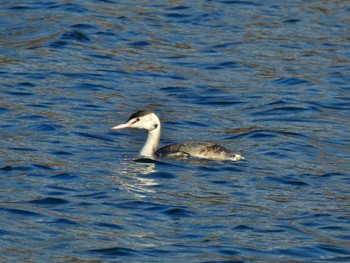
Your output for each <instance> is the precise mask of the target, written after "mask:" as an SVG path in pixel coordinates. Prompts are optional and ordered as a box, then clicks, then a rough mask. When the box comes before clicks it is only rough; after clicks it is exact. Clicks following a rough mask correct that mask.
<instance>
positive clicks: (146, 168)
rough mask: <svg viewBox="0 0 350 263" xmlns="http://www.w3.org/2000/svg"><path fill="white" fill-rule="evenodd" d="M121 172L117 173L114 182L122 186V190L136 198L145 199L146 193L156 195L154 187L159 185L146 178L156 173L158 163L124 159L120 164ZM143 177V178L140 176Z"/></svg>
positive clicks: (147, 160) (146, 160)
mask: <svg viewBox="0 0 350 263" xmlns="http://www.w3.org/2000/svg"><path fill="white" fill-rule="evenodd" d="M120 167H122V169H121V170H118V171H116V174H117V175H115V176H113V177H112V178H113V180H114V181H115V182H117V183H119V184H120V188H121V189H123V190H126V191H128V192H130V193H132V194H133V195H135V196H136V197H145V193H154V192H155V190H154V189H153V187H154V186H156V185H158V183H157V182H156V180H154V179H152V178H147V177H144V176H143V175H149V174H152V173H154V172H156V171H157V170H156V163H155V161H153V160H149V159H137V160H134V161H132V160H130V159H124V160H123V162H122V163H121V164H120ZM140 175H141V176H140Z"/></svg>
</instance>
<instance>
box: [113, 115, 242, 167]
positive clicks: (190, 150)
mask: <svg viewBox="0 0 350 263" xmlns="http://www.w3.org/2000/svg"><path fill="white" fill-rule="evenodd" d="M124 128H136V129H145V130H147V131H148V137H147V141H146V143H145V145H144V146H143V148H142V149H141V151H140V155H142V156H144V157H146V158H151V159H157V158H164V157H178V158H181V157H197V158H203V159H210V160H217V161H228V160H231V161H239V160H243V159H244V157H243V156H241V155H239V154H234V153H232V152H231V151H229V150H228V149H226V148H224V147H222V146H220V145H217V144H212V143H207V142H189V143H179V144H170V145H167V146H164V147H162V148H160V149H159V150H157V148H158V144H159V140H160V129H161V125H160V121H159V119H158V117H157V115H156V114H154V112H152V111H149V110H141V111H138V112H136V113H134V114H132V115H131V116H130V118H129V119H128V120H127V121H126V123H124V124H120V125H118V126H115V127H113V128H112V129H113V130H119V129H124Z"/></svg>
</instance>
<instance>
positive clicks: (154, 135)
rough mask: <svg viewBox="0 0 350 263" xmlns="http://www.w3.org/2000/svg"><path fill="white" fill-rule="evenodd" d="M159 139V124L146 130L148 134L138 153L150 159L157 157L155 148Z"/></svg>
mask: <svg viewBox="0 0 350 263" xmlns="http://www.w3.org/2000/svg"><path fill="white" fill-rule="evenodd" d="M159 140H160V124H159V125H158V127H157V128H156V129H154V130H152V131H148V136H147V140H146V143H145V145H144V146H143V148H142V149H141V152H140V155H142V156H144V157H149V158H152V159H155V158H157V153H156V151H157V149H158V145H159Z"/></svg>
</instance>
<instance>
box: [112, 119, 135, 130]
mask: <svg viewBox="0 0 350 263" xmlns="http://www.w3.org/2000/svg"><path fill="white" fill-rule="evenodd" d="M132 124H133V122H131V121H129V122H127V123H124V124H120V125H117V126H114V127H112V130H120V129H125V128H129V127H130V126H131V125H132Z"/></svg>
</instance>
